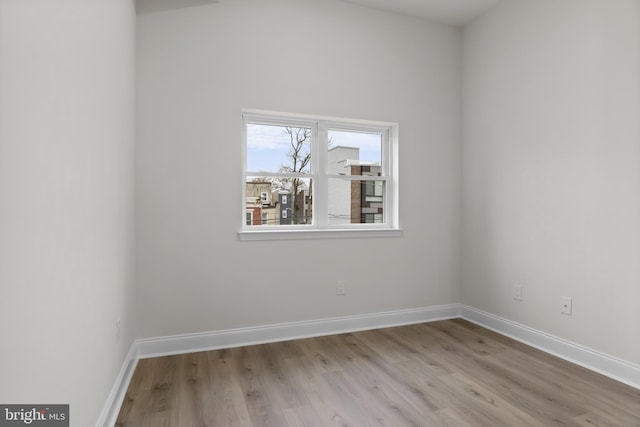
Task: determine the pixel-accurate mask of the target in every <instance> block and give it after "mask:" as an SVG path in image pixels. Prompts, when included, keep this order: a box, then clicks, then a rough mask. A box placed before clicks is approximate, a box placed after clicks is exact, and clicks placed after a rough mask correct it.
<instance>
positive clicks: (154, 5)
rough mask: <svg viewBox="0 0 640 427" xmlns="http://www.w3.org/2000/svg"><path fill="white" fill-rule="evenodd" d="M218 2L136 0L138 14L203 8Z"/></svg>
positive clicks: (206, 0)
mask: <svg viewBox="0 0 640 427" xmlns="http://www.w3.org/2000/svg"><path fill="white" fill-rule="evenodd" d="M218 1H219V0H136V12H137V13H149V12H159V11H161V10H170V9H180V8H183V7H191V6H202V5H203V4H209V3H218Z"/></svg>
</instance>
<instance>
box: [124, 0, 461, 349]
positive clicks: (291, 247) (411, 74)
mask: <svg viewBox="0 0 640 427" xmlns="http://www.w3.org/2000/svg"><path fill="white" fill-rule="evenodd" d="M138 59H139V62H138V97H139V104H138V115H139V144H138V148H137V150H138V151H137V168H136V170H137V185H136V191H137V197H136V200H137V205H136V212H137V216H136V239H137V242H138V244H137V251H136V252H137V259H138V263H137V265H138V268H137V284H138V288H139V294H138V297H139V301H140V302H141V304H140V319H141V328H142V329H141V334H140V335H141V336H143V337H150V336H162V335H168V334H178V333H185V332H196V331H211V330H219V329H226V328H233V327H242V326H250V325H264V324H270V323H275V322H287V321H296V320H304V319H316V318H325V317H333V316H340V315H352V314H361V313H370V312H379V311H384V310H394V309H403V308H411V307H423V306H432V305H438V304H448V303H455V302H458V300H459V283H460V255H461V251H460V242H461V234H460V222H461V213H460V212H461V210H460V204H461V190H460V181H461V179H460V177H461V172H460V144H459V129H460V122H459V117H460V108H461V107H460V96H459V95H460V84H459V82H460V38H459V32H458V31H457V30H456V29H453V28H450V27H447V26H442V25H438V24H429V23H427V22H425V21H421V20H417V19H412V18H409V17H402V16H399V15H393V14H388V13H384V12H379V11H375V10H371V9H367V8H361V7H358V6H354V5H350V4H346V3H344V2H340V1H335V0H327V1H320V2H318V1H308V0H269V1H264V0H236V1H222V2H220V3H219V4H214V5H210V6H203V7H195V8H188V9H181V10H176V11H170V12H161V13H150V14H144V15H140V16H139V17H138ZM241 108H258V109H266V110H279V111H285V112H295V113H306V114H318V115H328V116H338V117H347V118H358V119H370V120H383V121H397V122H399V124H400V139H401V141H400V167H401V172H400V180H401V182H400V192H401V194H400V197H401V210H400V223H401V225H402V226H403V227H404V228H405V234H404V237H402V238H386V239H373V240H363V239H351V240H312V241H285V242H282V241H278V242H239V241H238V238H237V231H238V229H239V227H240V223H241V215H240V209H239V205H240V197H241V189H242V185H244V184H243V183H242V182H241V169H240V167H241V158H240V156H241V145H240V144H241V140H240V131H241V115H240V112H241ZM337 280H345V281H346V286H347V296H346V297H340V298H338V297H336V295H335V293H336V291H335V288H336V282H337Z"/></svg>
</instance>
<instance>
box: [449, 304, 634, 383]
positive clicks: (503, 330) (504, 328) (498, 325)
mask: <svg viewBox="0 0 640 427" xmlns="http://www.w3.org/2000/svg"><path fill="white" fill-rule="evenodd" d="M460 314H461V317H462V318H463V319H465V320H468V321H470V322H473V323H475V324H477V325H480V326H482V327H484V328H487V329H490V330H492V331H495V332H497V333H499V334H502V335H505V336H508V337H509V338H513V339H515V340H517V341H520V342H522V343H524V344H527V345H530V346H532V347H535V348H537V349H539V350H542V351H544V352H546V353H549V354H553V355H554V356H558V357H560V358H562V359H565V360H567V361H569V362H572V363H575V364H576V365H580V366H582V367H585V368H587V369H590V370H592V371H595V372H598V373H600V374H602V375H605V376H607V377H610V378H613V379H614V380H616V381H620V382H621V383H624V384H627V385H630V386H631V387H634V388H637V389H640V366H638V365H634V364H632V363H629V362H626V361H624V360H621V359H617V358H615V357H613V356H610V355H608V354H604V353H601V352H598V351H596V350H592V349H590V348H587V347H584V346H581V345H579V344H575V343H572V342H570V341H567V340H564V339H562V338H558V337H556V336H553V335H550V334H547V333H545V332H542V331H538V330H536V329H533V328H530V327H528V326H525V325H522V324H520V323H516V322H513V321H511V320H508V319H504V318H502V317H498V316H495V315H493V314H490V313H487V312H484V311H482V310H478V309H475V308H472V307H469V306H466V305H462V304H461V305H460Z"/></svg>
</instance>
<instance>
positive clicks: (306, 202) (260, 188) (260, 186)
mask: <svg viewBox="0 0 640 427" xmlns="http://www.w3.org/2000/svg"><path fill="white" fill-rule="evenodd" d="M245 187H246V197H247V199H246V201H245V203H246V208H245V211H246V212H247V219H246V222H247V225H291V224H311V223H312V212H313V204H312V202H313V194H312V192H313V188H312V180H311V179H306V178H305V179H300V178H280V177H260V176H249V177H247V182H246V183H245ZM249 212H251V214H252V219H251V224H249Z"/></svg>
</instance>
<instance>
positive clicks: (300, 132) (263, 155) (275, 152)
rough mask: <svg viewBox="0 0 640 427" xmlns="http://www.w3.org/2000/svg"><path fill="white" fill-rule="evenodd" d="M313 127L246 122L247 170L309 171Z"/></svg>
mask: <svg viewBox="0 0 640 427" xmlns="http://www.w3.org/2000/svg"><path fill="white" fill-rule="evenodd" d="M310 161H311V129H309V128H299V127H287V126H268V125H259V124H251V123H249V124H248V125H247V170H248V171H254V172H298V173H309V170H310V164H309V163H310Z"/></svg>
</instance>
